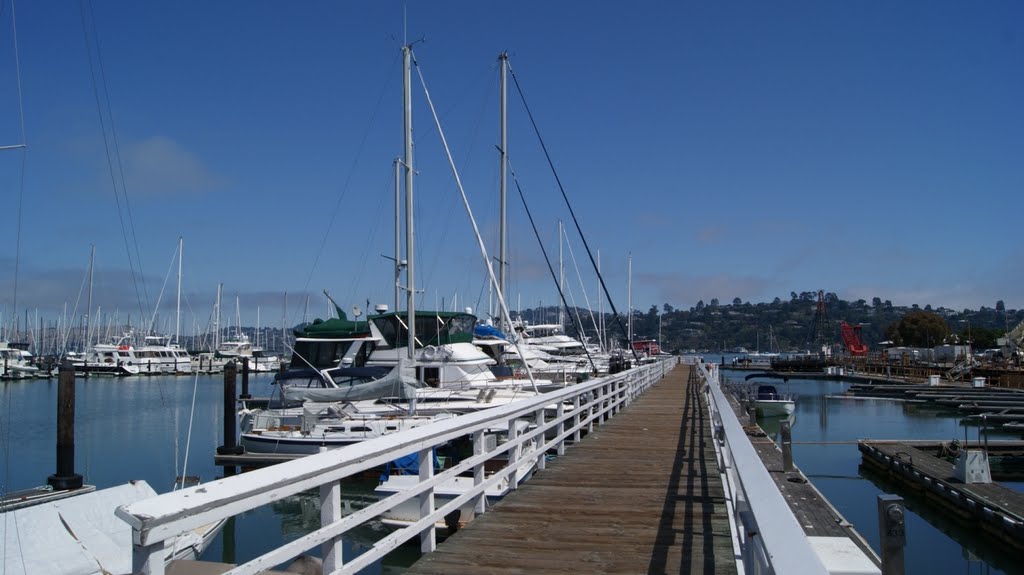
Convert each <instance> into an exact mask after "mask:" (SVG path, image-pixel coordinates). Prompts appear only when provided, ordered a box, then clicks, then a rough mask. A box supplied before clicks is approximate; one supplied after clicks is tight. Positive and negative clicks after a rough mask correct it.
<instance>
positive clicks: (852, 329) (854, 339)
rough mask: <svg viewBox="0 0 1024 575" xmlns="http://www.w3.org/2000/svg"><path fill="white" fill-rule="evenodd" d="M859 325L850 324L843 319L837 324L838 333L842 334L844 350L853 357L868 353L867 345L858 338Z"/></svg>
mask: <svg viewBox="0 0 1024 575" xmlns="http://www.w3.org/2000/svg"><path fill="white" fill-rule="evenodd" d="M860 328H861V326H859V325H850V324H848V323H846V322H845V321H844V322H843V323H841V324H840V325H839V329H840V333H841V334H842V336H843V345H845V346H846V351H849V352H850V355H852V356H855V357H862V356H865V355H867V354H868V346H867V344H865V343H864V342H862V341H861V340H860Z"/></svg>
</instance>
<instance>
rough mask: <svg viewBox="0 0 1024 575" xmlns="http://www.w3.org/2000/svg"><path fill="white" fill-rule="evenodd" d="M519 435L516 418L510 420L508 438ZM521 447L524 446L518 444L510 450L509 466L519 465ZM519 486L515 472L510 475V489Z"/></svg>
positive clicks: (514, 437) (511, 439)
mask: <svg viewBox="0 0 1024 575" xmlns="http://www.w3.org/2000/svg"><path fill="white" fill-rule="evenodd" d="M518 437H519V432H518V430H517V429H516V420H515V419H510V420H508V440H509V441H515V440H516V439H517V438H518ZM521 448H522V446H521V445H516V446H515V447H513V448H512V449H510V450H508V466H509V467H511V468H513V469H514V468H515V467H516V466H517V465H519V453H520V449H521ZM518 488H519V480H518V479H516V474H515V473H513V474H511V475H509V476H508V490H509V491H515V490H516V489H518Z"/></svg>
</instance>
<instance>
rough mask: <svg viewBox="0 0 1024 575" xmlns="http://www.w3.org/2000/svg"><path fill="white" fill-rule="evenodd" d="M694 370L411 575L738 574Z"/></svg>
mask: <svg viewBox="0 0 1024 575" xmlns="http://www.w3.org/2000/svg"><path fill="white" fill-rule="evenodd" d="M690 369H691V368H690V366H687V365H680V366H678V367H676V368H675V369H674V370H673V371H672V372H671V373H670V374H669V375H668V376H666V377H665V378H664V379H663V380H661V381H660V382H658V383H657V384H655V385H654V386H653V387H652V388H651V389H650V390H648V391H647V392H646V393H645V394H643V395H642V396H641V397H639V398H638V399H637V400H636V401H634V402H633V403H632V404H631V405H630V406H629V407H628V408H626V410H625V411H623V412H622V413H621V414H619V415H618V416H616V417H615V418H613V419H612V420H610V421H608V422H607V423H605V424H603V425H601V426H600V427H599V428H598V429H597V430H596V431H594V432H593V433H591V434H590V435H588V436H587V437H586V438H585V439H584V440H583V441H581V442H580V443H578V444H577V445H574V446H571V447H570V448H569V450H568V452H567V454H566V456H565V457H559V458H558V459H556V460H554V461H552V462H549V463H548V466H547V468H546V469H544V470H541V471H538V472H537V473H536V475H534V477H533V478H531V479H530V480H529V481H528V482H527V483H525V484H524V485H522V486H520V488H519V489H518V490H517V491H515V492H513V493H510V494H509V495H507V496H506V497H505V498H504V499H503V500H502V501H500V502H499V503H498V504H496V505H495V506H494V508H493V509H491V510H489V511H488V512H487V513H486V514H484V515H482V516H480V517H477V518H476V519H474V520H473V521H472V522H471V523H469V525H467V526H466V527H463V528H462V529H461V530H459V532H458V533H456V534H455V535H453V536H451V537H449V538H448V539H447V540H446V541H444V542H443V543H441V544H440V545H438V547H437V550H436V551H434V552H433V553H430V554H428V555H426V556H424V557H422V558H421V559H420V560H419V561H417V562H416V563H415V564H414V565H413V566H412V567H411V568H409V569H408V570H407V571H406V573H408V574H432V573H436V574H440V573H443V574H446V575H459V574H463V573H466V574H469V573H472V574H478V573H495V574H503V573H507V574H512V573H517V574H518V573H524V572H529V573H531V574H532V575H544V574H546V573H669V572H671V573H686V572H696V571H702V572H714V573H736V557H735V555H734V552H733V547H732V540H731V535H730V528H729V518H728V512H727V510H726V505H725V499H724V490H723V487H722V481H721V478H720V475H719V470H718V465H717V461H716V457H715V451H714V446H713V445H712V434H711V427H710V424H709V420H708V414H707V409H706V407H705V405H704V401H703V399H702V396H701V394H700V384H699V383H696V382H693V383H691V378H690V377H689V376H690Z"/></svg>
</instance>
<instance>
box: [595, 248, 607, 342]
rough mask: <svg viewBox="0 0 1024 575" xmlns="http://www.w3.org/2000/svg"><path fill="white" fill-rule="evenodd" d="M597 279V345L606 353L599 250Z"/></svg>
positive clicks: (598, 254) (598, 253)
mask: <svg viewBox="0 0 1024 575" xmlns="http://www.w3.org/2000/svg"><path fill="white" fill-rule="evenodd" d="M597 277H598V280H597V317H598V318H600V320H601V321H599V322H598V328H597V343H598V345H600V346H601V351H608V347H607V346H606V345H605V341H604V299H603V298H602V297H601V250H597Z"/></svg>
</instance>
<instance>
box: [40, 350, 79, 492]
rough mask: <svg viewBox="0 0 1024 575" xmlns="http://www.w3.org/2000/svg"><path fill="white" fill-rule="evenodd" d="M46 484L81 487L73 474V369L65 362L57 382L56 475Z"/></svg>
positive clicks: (77, 477) (67, 487)
mask: <svg viewBox="0 0 1024 575" xmlns="http://www.w3.org/2000/svg"><path fill="white" fill-rule="evenodd" d="M46 482H47V483H48V484H50V486H51V487H53V488H54V489H57V490H65V489H78V488H80V487H82V476H81V475H79V474H77V473H75V368H73V367H72V366H71V364H69V363H66V362H65V363H63V364H61V366H60V371H59V379H58V380H57V473H55V474H53V475H51V476H50V477H49V478H47V480H46Z"/></svg>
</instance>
